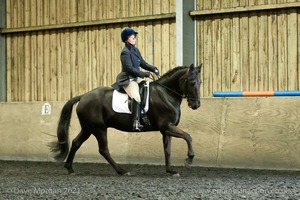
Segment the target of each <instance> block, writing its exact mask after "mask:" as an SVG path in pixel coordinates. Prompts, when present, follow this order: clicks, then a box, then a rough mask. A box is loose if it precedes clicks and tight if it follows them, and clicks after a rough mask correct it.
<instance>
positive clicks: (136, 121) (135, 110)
mask: <svg viewBox="0 0 300 200" xmlns="http://www.w3.org/2000/svg"><path fill="white" fill-rule="evenodd" d="M131 111H132V117H133V131H141V130H142V128H143V125H141V124H140V114H141V112H140V111H141V108H140V104H139V103H138V102H137V101H136V100H135V99H133V101H132V109H131Z"/></svg>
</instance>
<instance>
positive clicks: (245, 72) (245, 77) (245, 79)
mask: <svg viewBox="0 0 300 200" xmlns="http://www.w3.org/2000/svg"><path fill="white" fill-rule="evenodd" d="M240 6H248V1H247V0H242V1H241V2H240ZM240 36H241V38H240V46H241V47H240V48H241V60H240V66H241V70H242V74H241V90H243V91H249V89H250V85H249V80H250V77H249V71H250V69H249V15H248V14H247V13H244V14H240Z"/></svg>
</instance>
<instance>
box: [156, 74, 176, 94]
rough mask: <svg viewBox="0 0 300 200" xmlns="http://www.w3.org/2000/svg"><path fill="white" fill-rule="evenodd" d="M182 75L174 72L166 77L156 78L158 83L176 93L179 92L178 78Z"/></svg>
mask: <svg viewBox="0 0 300 200" xmlns="http://www.w3.org/2000/svg"><path fill="white" fill-rule="evenodd" d="M180 77H182V75H181V74H175V75H173V76H170V77H168V78H164V79H161V80H158V83H159V84H160V85H163V86H164V87H166V88H168V89H171V90H173V91H175V92H176V93H179V94H181V91H180V87H179V79H180Z"/></svg>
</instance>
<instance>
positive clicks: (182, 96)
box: [150, 74, 187, 98]
mask: <svg viewBox="0 0 300 200" xmlns="http://www.w3.org/2000/svg"><path fill="white" fill-rule="evenodd" d="M157 77H158V78H160V75H157ZM150 79H151V80H153V81H156V79H155V78H154V76H153V74H151V78H150ZM156 83H157V84H158V85H160V86H162V87H164V88H166V89H167V90H169V91H171V92H173V93H174V94H177V95H178V96H180V97H181V98H185V97H186V96H187V95H182V94H179V93H178V92H176V91H174V90H172V89H171V88H169V87H167V86H165V85H163V84H161V83H158V82H156Z"/></svg>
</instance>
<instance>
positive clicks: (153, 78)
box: [150, 70, 198, 101]
mask: <svg viewBox="0 0 300 200" xmlns="http://www.w3.org/2000/svg"><path fill="white" fill-rule="evenodd" d="M188 72H189V70H187V73H186V74H185V75H184V76H187V75H188ZM156 76H157V78H160V75H156ZM150 79H151V80H153V81H156V79H155V77H154V76H153V74H152V73H151V77H150ZM184 82H185V86H184V88H185V93H183V94H179V93H178V92H176V91H174V90H172V89H171V88H169V87H167V86H165V85H163V84H161V83H158V82H156V83H157V84H158V85H160V86H162V87H164V88H166V89H167V90H169V91H171V92H173V93H174V94H177V95H178V96H180V97H181V98H187V100H188V101H189V100H192V101H193V100H194V101H195V100H198V98H191V97H189V95H188V94H186V91H188V88H187V87H188V77H185V78H184Z"/></svg>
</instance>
